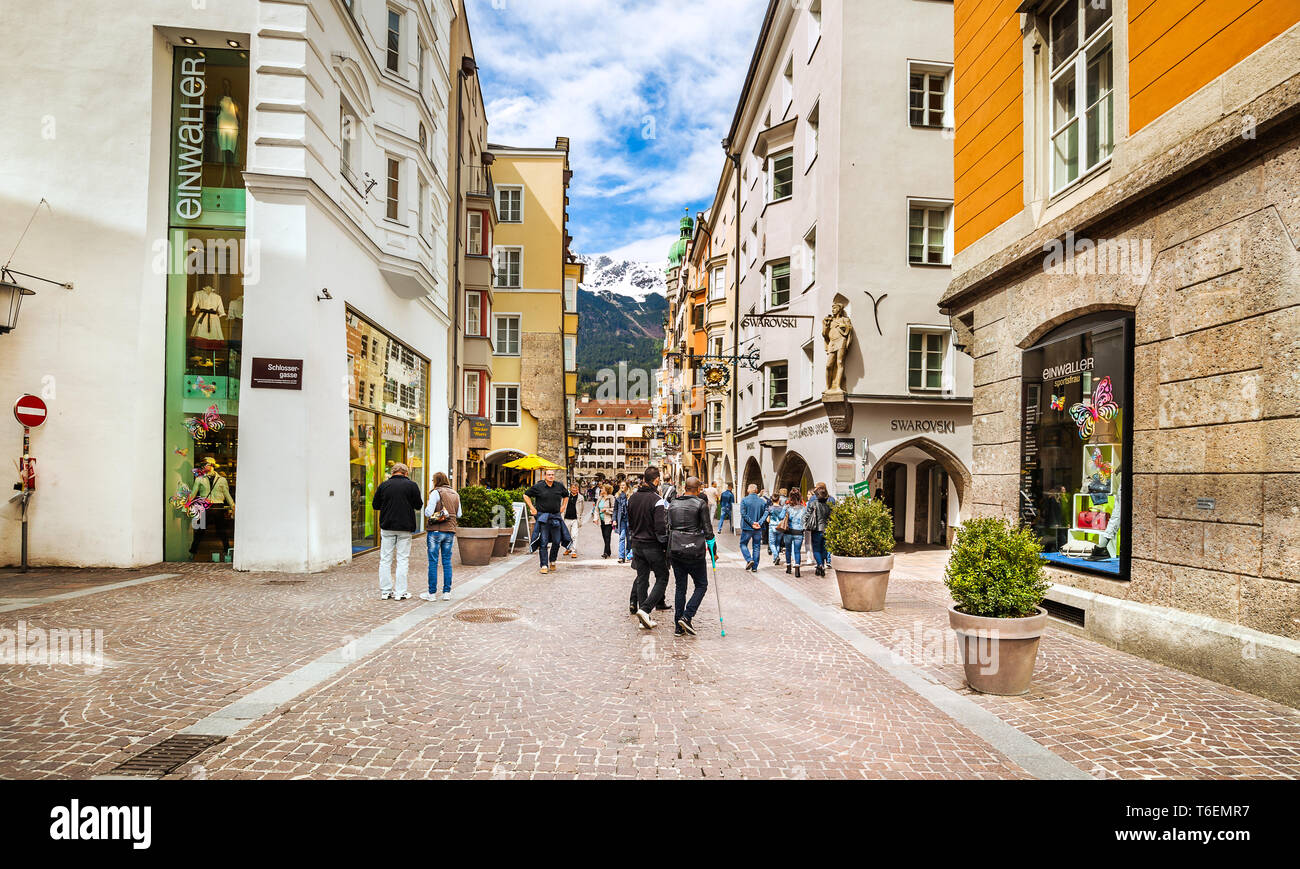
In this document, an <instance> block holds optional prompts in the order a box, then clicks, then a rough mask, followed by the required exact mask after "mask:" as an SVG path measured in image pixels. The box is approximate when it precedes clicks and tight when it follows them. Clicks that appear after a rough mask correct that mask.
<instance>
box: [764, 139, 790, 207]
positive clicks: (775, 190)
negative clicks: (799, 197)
mask: <svg viewBox="0 0 1300 869" xmlns="http://www.w3.org/2000/svg"><path fill="white" fill-rule="evenodd" d="M769 165H770V168H769V170H768V176H769V178H770V179H771V180H770V182H769V186H768V196H767V201H768V202H776V201H777V200H780V199H789V198H790V197H791V196H793V195H794V151H793V150H786V151H781V152H780V153H777V154H773V155H772V157H771V159H770V160H769Z"/></svg>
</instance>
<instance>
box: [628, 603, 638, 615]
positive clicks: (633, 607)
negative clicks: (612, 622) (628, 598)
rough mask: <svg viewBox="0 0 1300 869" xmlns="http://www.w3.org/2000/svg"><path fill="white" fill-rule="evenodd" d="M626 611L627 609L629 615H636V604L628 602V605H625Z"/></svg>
mask: <svg viewBox="0 0 1300 869" xmlns="http://www.w3.org/2000/svg"><path fill="white" fill-rule="evenodd" d="M627 611H628V614H629V615H636V604H634V603H630V604H628V605H627Z"/></svg>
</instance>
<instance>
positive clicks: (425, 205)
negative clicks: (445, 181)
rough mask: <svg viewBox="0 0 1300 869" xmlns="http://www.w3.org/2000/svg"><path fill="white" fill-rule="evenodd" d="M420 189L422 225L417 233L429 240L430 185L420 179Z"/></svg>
mask: <svg viewBox="0 0 1300 869" xmlns="http://www.w3.org/2000/svg"><path fill="white" fill-rule="evenodd" d="M419 189H420V218H419V219H420V226H419V228H418V229H417V230H416V234H417V235H419V236H420V237H421V238H423V239H425V240H426V241H427V240H428V233H429V185H428V184H425V183H424V179H423V178H421V179H420V181H419Z"/></svg>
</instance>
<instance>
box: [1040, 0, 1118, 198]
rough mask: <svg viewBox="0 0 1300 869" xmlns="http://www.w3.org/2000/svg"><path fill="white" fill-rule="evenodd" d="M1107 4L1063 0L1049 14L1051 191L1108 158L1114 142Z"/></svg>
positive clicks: (1082, 0) (1087, 0)
mask: <svg viewBox="0 0 1300 869" xmlns="http://www.w3.org/2000/svg"><path fill="white" fill-rule="evenodd" d="M1111 11H1112V4H1110V3H1104V4H1102V8H1100V9H1099V8H1097V7H1096V4H1095V3H1092V2H1090V0H1065V2H1064V3H1062V4H1061V5H1060V6H1059V7H1057V9H1056V10H1055V11H1054V12H1053V13H1052V14H1051V16H1050V18H1049V19H1048V34H1049V37H1048V39H1049V43H1050V51H1049V54H1048V57H1049V63H1050V65H1051V92H1052V97H1051V100H1052V110H1051V118H1052V120H1051V131H1050V133H1051V152H1052V158H1051V160H1052V191H1053V192H1056V191H1057V190H1060V189H1061V188H1063V187H1065V186H1066V185H1068V184H1070V183H1071V182H1073V181H1075V180H1076V179H1078V178H1079V177H1080V176H1081V175H1083V174H1085V173H1087V172H1089V171H1091V170H1092V169H1094V168H1096V167H1097V166H1099V165H1101V164H1102V163H1103V162H1105V161H1106V160H1108V159H1110V154H1111V150H1112V148H1113V147H1114V142H1115V118H1114V99H1115V98H1114V79H1113V66H1114V61H1113V58H1112V52H1111Z"/></svg>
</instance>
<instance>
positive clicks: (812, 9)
mask: <svg viewBox="0 0 1300 869" xmlns="http://www.w3.org/2000/svg"><path fill="white" fill-rule="evenodd" d="M821 38H822V0H812V2H811V3H809V4H808V59H809V60H812V56H813V52H814V51H816V50H817V43H818V42H821Z"/></svg>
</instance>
